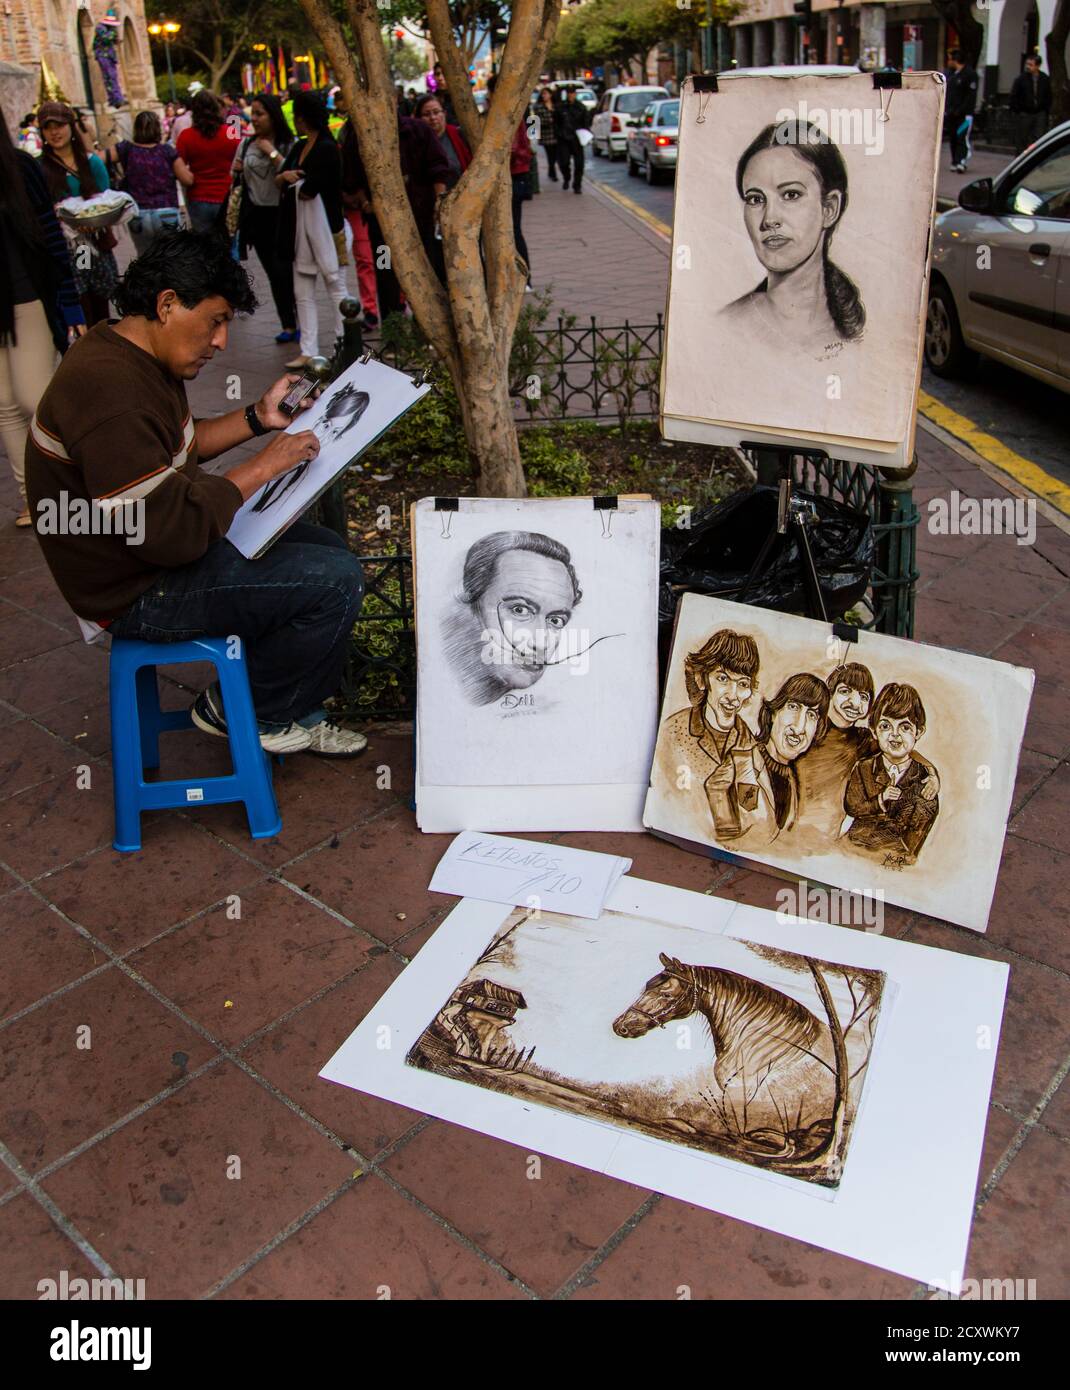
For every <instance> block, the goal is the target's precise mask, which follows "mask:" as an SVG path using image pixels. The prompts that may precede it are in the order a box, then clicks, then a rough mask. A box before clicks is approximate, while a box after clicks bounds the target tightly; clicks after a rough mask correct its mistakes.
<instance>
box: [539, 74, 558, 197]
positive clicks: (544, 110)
mask: <svg viewBox="0 0 1070 1390" xmlns="http://www.w3.org/2000/svg"><path fill="white" fill-rule="evenodd" d="M535 118H536V120H537V121H538V123H539V137H538V138H539V144H540V145H541V146H542V148H543V152H544V153H545V155H546V171H547V174H548V176H549V179H550V182H551V183H556V182H557V107H556V105H555V104H554V94H553V92H552V91H551V90H550V88H549V87H544V88H543V89H542V91H541V92H540V93H539V103H538V105H537V106H536V107H535ZM562 172H563V171H562Z"/></svg>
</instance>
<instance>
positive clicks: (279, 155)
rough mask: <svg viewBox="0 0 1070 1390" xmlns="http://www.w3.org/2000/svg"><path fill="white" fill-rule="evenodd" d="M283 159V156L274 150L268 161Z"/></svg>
mask: <svg viewBox="0 0 1070 1390" xmlns="http://www.w3.org/2000/svg"><path fill="white" fill-rule="evenodd" d="M281 158H282V155H281V154H279V152H278V150H272V151H271V153H270V154H269V155H268V159H271V160H276V159H281Z"/></svg>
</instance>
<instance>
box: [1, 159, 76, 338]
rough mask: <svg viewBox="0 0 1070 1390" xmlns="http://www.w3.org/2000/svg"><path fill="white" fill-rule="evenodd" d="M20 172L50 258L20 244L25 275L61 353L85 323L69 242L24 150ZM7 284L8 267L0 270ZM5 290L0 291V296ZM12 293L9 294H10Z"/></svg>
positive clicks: (34, 163)
mask: <svg viewBox="0 0 1070 1390" xmlns="http://www.w3.org/2000/svg"><path fill="white" fill-rule="evenodd" d="M15 158H16V159H17V161H18V168H19V172H20V173H21V175H22V181H23V186H24V187H25V189H26V196H27V198H28V199H29V201H30V207H31V208H32V209H33V212H34V215H35V216H36V218H37V221H38V222H39V223H40V226H41V233H42V236H43V237H44V243H45V249H46V251H47V253H48V254H47V255H44V256H43V255H41V248H40V246H31V245H28V244H25V243H23V244H20V247H19V250H20V252H21V258H22V262H23V265H24V266H25V269H26V273H27V275H28V276H29V279H30V283H31V285H32V286H33V288H34V290H35V292H36V294H37V297H38V299H39V300H40V301H41V304H42V306H43V307H44V311H45V315H46V317H47V319H48V326H49V328H50V329H51V330H52V340H53V342H54V343H55V344H56V347H57V348H58V350H59V351H60V352H63V351H65V349H66V347H67V329H68V328H70V327H73V326H74V325H75V324H79V323H85V314H84V313H83V312H82V307H81V304H80V302H79V298H78V291H77V289H76V288H75V284H74V278H73V276H72V274H71V259H70V255H69V253H68V251H67V239H66V237H65V236H64V235H63V229H62V228H61V227H60V225H59V222H58V221H57V219H56V213H55V209H54V207H53V205H52V195H51V193H50V192H49V190H48V185H47V184H46V183H45V180H44V175H43V174H42V173H41V170H40V168H39V166H38V163H37V160H36V159H34V158H33V156H32V155H29V154H27V153H26V151H25V150H16V151H15ZM4 230H5V237H6V236H11V235H13V234H14V233H13V231H12V229H11V228H10V227H6V228H5V229H4ZM5 260H6V257H5ZM0 274H2V275H3V276H4V279H5V281H6V279H7V271H6V267H4V268H3V269H2V270H0ZM2 292H3V291H2V290H0V293H2ZM8 292H9V293H10V291H8Z"/></svg>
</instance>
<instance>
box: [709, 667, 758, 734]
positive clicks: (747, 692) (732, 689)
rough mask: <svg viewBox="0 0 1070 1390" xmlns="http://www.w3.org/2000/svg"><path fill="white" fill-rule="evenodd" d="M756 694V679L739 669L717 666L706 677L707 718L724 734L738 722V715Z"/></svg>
mask: <svg viewBox="0 0 1070 1390" xmlns="http://www.w3.org/2000/svg"><path fill="white" fill-rule="evenodd" d="M753 694H754V681H753V680H752V678H751V677H750V676H744V675H743V674H742V673H741V672H739V671H729V670H728V669H727V668H726V667H724V666H715V667H714V668H713V670H712V671H711V672H710V674H709V675H708V676H707V678H706V718H707V719H709V720H710V721H711V722H712V723H713V725H714V727H715V728H716V729H718V730H719V731H720V732H721V733H722V734H726V733H727V732H728V730H729V729H731V728H732V726H733V724H735V722H736V715H737V714H738V713H739V711H740V709H741V708H742V707H743V706H744V705H745V704H746V703H747V701H748V700H749V699H750V697H751V696H752V695H753Z"/></svg>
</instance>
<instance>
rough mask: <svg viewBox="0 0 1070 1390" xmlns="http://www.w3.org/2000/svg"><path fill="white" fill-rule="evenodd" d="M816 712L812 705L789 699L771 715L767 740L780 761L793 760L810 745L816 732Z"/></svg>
mask: <svg viewBox="0 0 1070 1390" xmlns="http://www.w3.org/2000/svg"><path fill="white" fill-rule="evenodd" d="M818 717H819V716H818V713H817V710H816V709H815V708H814V706H813V705H804V704H802V703H801V701H799V700H789V701H788V703H787V704H786V705H784V706H783V708H781V709H778V710H777V712H776V714H774V716H773V727H772V730H771V732H770V734H769V742H770V743H771V744H772V745H773V752H774V753H775V754H776V756H777V757H778V758H779V759H780V761H781V762H782V763H791V762H794V761H795V759H796V758H798V757H800V756H801V755H802V754H803V753H805V752H806V750H807V749H808V748H809V747H810V745H811V743H813V741H814V735H815V734H816V733H817V722H818Z"/></svg>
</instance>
